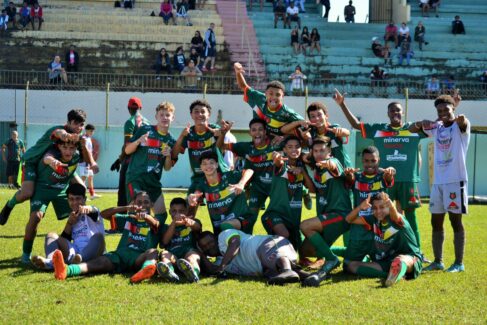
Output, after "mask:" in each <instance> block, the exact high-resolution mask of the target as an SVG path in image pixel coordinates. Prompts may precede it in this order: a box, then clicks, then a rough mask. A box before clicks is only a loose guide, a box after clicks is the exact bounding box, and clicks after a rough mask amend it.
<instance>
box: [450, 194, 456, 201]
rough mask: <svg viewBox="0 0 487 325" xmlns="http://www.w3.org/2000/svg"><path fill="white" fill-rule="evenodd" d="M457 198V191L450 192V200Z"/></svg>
mask: <svg viewBox="0 0 487 325" xmlns="http://www.w3.org/2000/svg"><path fill="white" fill-rule="evenodd" d="M456 198H457V193H455V192H453V193H450V200H455V199H456Z"/></svg>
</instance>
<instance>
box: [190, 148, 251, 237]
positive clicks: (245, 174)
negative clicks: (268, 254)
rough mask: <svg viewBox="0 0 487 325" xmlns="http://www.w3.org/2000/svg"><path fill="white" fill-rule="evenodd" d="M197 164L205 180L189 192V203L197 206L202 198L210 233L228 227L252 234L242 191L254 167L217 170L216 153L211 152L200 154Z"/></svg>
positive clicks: (249, 214) (218, 231) (249, 217)
mask: <svg viewBox="0 0 487 325" xmlns="http://www.w3.org/2000/svg"><path fill="white" fill-rule="evenodd" d="M200 167H201V170H202V171H203V173H204V180H203V181H201V182H198V183H197V184H196V188H195V192H194V193H192V194H189V195H188V202H189V205H190V206H196V205H197V204H198V200H199V199H200V198H201V197H203V196H204V197H205V199H206V203H207V208H208V213H209V215H210V219H211V224H212V226H213V232H214V233H215V234H217V235H218V234H219V233H220V232H221V231H222V230H225V229H229V228H235V229H238V230H242V231H243V232H245V233H251V231H252V227H253V225H252V223H251V222H252V220H253V217H252V213H251V212H250V209H249V206H248V205H247V200H246V197H245V193H244V192H243V190H244V187H245V184H247V182H248V181H249V180H250V178H251V177H252V175H253V170H251V169H245V170H243V171H241V172H240V171H235V170H234V171H228V172H222V171H220V170H218V156H217V154H216V153H215V152H212V151H208V152H205V153H203V154H202V155H201V157H200Z"/></svg>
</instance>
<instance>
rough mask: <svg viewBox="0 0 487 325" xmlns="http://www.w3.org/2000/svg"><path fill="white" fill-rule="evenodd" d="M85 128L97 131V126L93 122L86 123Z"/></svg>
mask: <svg viewBox="0 0 487 325" xmlns="http://www.w3.org/2000/svg"><path fill="white" fill-rule="evenodd" d="M85 130H87V131H88V130H92V131H95V126H94V125H93V124H86V126H85Z"/></svg>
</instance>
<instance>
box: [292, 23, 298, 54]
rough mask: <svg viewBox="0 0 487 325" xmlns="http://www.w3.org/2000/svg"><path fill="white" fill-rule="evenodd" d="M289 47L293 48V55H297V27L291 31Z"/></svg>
mask: <svg viewBox="0 0 487 325" xmlns="http://www.w3.org/2000/svg"><path fill="white" fill-rule="evenodd" d="M291 46H292V47H293V53H294V54H295V55H297V54H299V29H298V26H296V27H294V29H293V30H292V31H291Z"/></svg>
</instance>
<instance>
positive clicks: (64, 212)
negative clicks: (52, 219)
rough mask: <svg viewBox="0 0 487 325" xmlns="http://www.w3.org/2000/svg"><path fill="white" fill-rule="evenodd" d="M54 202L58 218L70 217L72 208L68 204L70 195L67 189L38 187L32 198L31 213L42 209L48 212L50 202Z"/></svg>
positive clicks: (43, 211)
mask: <svg viewBox="0 0 487 325" xmlns="http://www.w3.org/2000/svg"><path fill="white" fill-rule="evenodd" d="M51 202H52V206H53V207H54V212H55V213H56V217H57V219H58V220H62V219H65V218H67V217H69V214H70V213H71V208H70V207H69V204H68V196H67V195H66V192H65V191H60V190H54V189H47V188H45V187H36V189H35V191H34V195H33V196H32V198H31V199H30V213H33V212H37V211H40V212H42V213H46V210H47V207H48V206H49V203H51Z"/></svg>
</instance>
